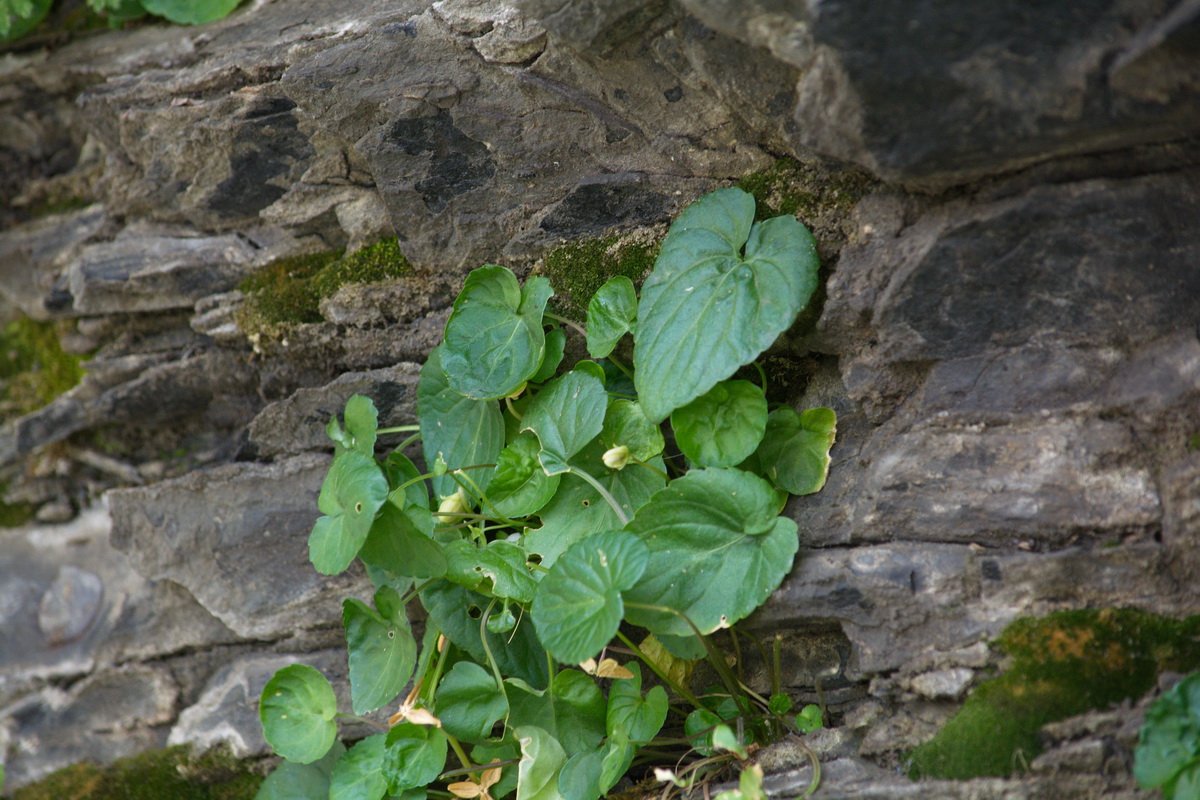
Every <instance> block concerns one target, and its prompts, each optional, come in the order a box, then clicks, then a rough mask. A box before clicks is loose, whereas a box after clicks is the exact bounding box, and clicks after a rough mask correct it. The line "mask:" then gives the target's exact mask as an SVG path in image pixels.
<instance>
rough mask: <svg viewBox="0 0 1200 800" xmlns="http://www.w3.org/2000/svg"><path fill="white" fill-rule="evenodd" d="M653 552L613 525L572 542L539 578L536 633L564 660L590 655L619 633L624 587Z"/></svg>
mask: <svg viewBox="0 0 1200 800" xmlns="http://www.w3.org/2000/svg"><path fill="white" fill-rule="evenodd" d="M649 556H650V552H649V551H648V550H647V549H646V546H645V545H644V544H642V543H641V541H639V540H638V538H637V537H636V536H632V535H631V534H628V533H625V532H623V531H609V532H606V533H598V534H596V535H595V536H589V537H588V538H586V539H584V540H583V541H581V542H576V543H575V544H573V545H572V546H571V547H570V548H569V549H568V550H567V551H566V552H565V553H563V554H562V556H561V557H560V558H559V559H558V560H557V561H555V562H554V567H553V568H552V569H551V570H550V572H549V574H548V575H546V577H544V578H543V579H542V581H541V583H539V584H538V587H537V595H536V596H535V597H534V599H533V607H532V609H531V611H532V615H533V624H534V625H536V626H537V631H538V638H540V639H541V640H542V644H544V645H545V646H546V649H547V650H549V651H550V654H551V655H553V656H554V657H555V658H557V659H558V660H559V661H562V662H564V663H566V664H578V663H580V662H582V661H584V660H585V659H588V658H592V657H593V656H595V655H596V654H597V653H599V652H600V650H601V649H603V647H604V646H605V645H606V644H608V642H609V640H611V639H612V638H613V636H615V635H616V633H617V628H618V627H619V626H620V624H621V619H622V617H624V614H625V605H624V603H623V602H622V601H621V592H622V591H623V590H625V589H628V588H629V587H631V586H633V584H634V583H635V582H636V581H637V579H638V578H640V577H641V575H642V571H643V570H644V569H645V568H646V561H647V559H648V558H649Z"/></svg>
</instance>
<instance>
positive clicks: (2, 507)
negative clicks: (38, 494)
mask: <svg viewBox="0 0 1200 800" xmlns="http://www.w3.org/2000/svg"><path fill="white" fill-rule="evenodd" d="M7 489H8V484H4V483H0V497H4V492H5V490H7ZM33 512H34V508H33V506H32V505H30V504H29V503H6V502H4V501H3V500H0V528H19V527H21V526H22V525H24V524H25V523H27V522H29V521H30V520H32V519H33Z"/></svg>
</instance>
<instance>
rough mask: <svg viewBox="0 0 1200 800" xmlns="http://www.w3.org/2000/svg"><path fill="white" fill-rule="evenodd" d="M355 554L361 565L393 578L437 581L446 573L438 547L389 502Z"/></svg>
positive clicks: (443, 558) (444, 563)
mask: <svg viewBox="0 0 1200 800" xmlns="http://www.w3.org/2000/svg"><path fill="white" fill-rule="evenodd" d="M358 555H359V558H361V559H362V560H363V563H364V564H368V565H370V566H374V567H382V568H383V569H386V570H388V571H389V572H392V573H394V574H396V575H404V576H408V577H413V578H440V577H442V576H443V575H445V574H446V557H445V555H443V554H442V547H441V545H439V544H438V543H437V542H435V541H433V539H430V538H429V537H428V536H426V535H425V534H423V533H421V531H420V530H418V529H417V526H416V524H415V523H414V522H413V521H412V519H411V518H410V517H409V516H408V514H405V513H404V512H403V511H401V510H400V509H399V508H397V507H396V506H395V505H393V504H391V503H384V505H383V507H382V508H381V509H380V511H379V516H378V517H377V518H376V519H375V523H374V524H373V525H371V530H370V532H369V533H368V534H367V540H366V542H364V543H363V546H362V549H361V550H359V551H358Z"/></svg>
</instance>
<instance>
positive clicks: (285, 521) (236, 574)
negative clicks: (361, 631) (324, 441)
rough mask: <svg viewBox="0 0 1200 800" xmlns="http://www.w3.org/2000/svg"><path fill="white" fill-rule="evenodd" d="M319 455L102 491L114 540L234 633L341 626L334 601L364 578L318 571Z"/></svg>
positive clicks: (274, 634) (262, 635) (325, 463)
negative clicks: (313, 544) (312, 550)
mask: <svg viewBox="0 0 1200 800" xmlns="http://www.w3.org/2000/svg"><path fill="white" fill-rule="evenodd" d="M328 467H329V459H328V456H324V455H317V454H308V455H300V456H296V457H294V458H291V459H288V460H286V461H281V462H278V463H275V464H270V465H260V464H230V465H227V466H223V467H217V468H214V469H210V470H203V471H199V472H194V473H192V474H190V475H187V476H185V477H183V478H178V479H176V480H171V481H163V482H162V483H158V484H155V485H152V486H146V487H143V488H137V489H122V490H119V491H114V492H110V493H109V495H108V497H109V504H110V506H111V509H112V515H113V536H112V541H113V546H114V547H116V548H117V549H119V550H121V551H122V552H125V553H127V554H128V555H129V557H130V559H131V561H132V562H133V563H134V564H135V565H136V567H137V569H138V571H139V572H141V573H142V574H143V575H145V576H147V577H148V578H151V579H153V580H162V579H167V580H171V581H174V582H175V583H178V584H180V585H182V586H184V587H186V588H187V589H188V591H190V592H191V593H192V595H193V596H195V598H196V599H197V600H198V601H199V602H200V604H201V605H202V606H204V608H205V609H207V610H208V611H209V613H211V614H212V615H213V616H215V617H217V618H218V619H220V620H221V621H222V622H223V623H225V625H227V626H228V627H229V628H230V630H232V631H234V632H235V633H237V634H238V635H239V636H243V637H247V638H256V639H278V638H282V637H285V636H289V635H291V634H292V633H293V632H294V631H296V630H299V629H303V628H314V627H320V626H323V625H336V624H340V620H341V599H342V597H344V596H346V595H347V594H351V593H359V592H361V590H363V587H364V583H366V585H368V586H369V583H367V582H366V578H365V576H363V575H361V574H356V573H354V572H350V573H344V574H342V575H340V576H337V577H332V578H328V577H323V576H321V575H318V574H317V573H316V571H315V570H313V568H312V565H311V564H310V563H309V561H308V534H309V532H310V531H311V530H312V525H313V522H314V521H315V520H316V518H317V516H318V514H319V512H318V511H317V493H318V491H319V489H320V487H321V482H322V480H323V479H324V477H325V472H326V470H327V469H328Z"/></svg>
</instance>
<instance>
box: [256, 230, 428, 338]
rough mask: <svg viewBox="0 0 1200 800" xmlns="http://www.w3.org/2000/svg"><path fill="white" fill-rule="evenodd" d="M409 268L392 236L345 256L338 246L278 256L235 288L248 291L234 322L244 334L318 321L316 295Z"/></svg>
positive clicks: (400, 273)
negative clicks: (336, 248) (325, 249)
mask: <svg viewBox="0 0 1200 800" xmlns="http://www.w3.org/2000/svg"><path fill="white" fill-rule="evenodd" d="M411 269H412V267H411V266H410V265H409V263H408V259H406V258H405V257H404V254H403V253H401V252H400V246H399V243H398V242H397V241H396V240H395V239H384V240H383V241H381V242H377V243H376V244H373V245H370V246H369V247H364V248H363V249H361V250H359V251H357V252H354V253H351V254H350V255H345V254H344V253H343V252H342V251H340V250H337V251H333V252H327V253H314V254H310V255H301V256H292V257H289V258H281V259H277V260H275V261H272V262H271V263H270V264H267V265H266V266H264V267H263V268H262V269H260V270H258V271H257V272H255V273H254V274H253V275H251V276H250V277H248V278H246V279H245V280H244V281H242V283H241V285H240V286H239V287H238V288H239V289H241V290H242V291H243V292H245V293H246V295H247V300H246V303H245V305H243V306H242V309H241V313H240V315H239V320H238V322H239V324H240V325H241V327H242V330H243V331H245V332H246V333H248V334H252V333H260V334H261V333H275V332H277V331H278V330H279V329H281V328H284V327H287V326H290V325H299V324H303V323H307V322H320V321H321V319H322V318H321V310H320V303H321V298H324V297H329V296H330V295H332V294H333V293H334V292H336V291H337V290H338V289H340V288H341V287H342V286H345V285H347V284H351V283H374V282H377V281H385V280H389V279H391V278H399V277H403V276H404V275H407V274H408V273H409V272H410V271H411Z"/></svg>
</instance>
